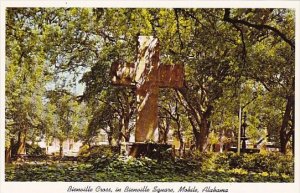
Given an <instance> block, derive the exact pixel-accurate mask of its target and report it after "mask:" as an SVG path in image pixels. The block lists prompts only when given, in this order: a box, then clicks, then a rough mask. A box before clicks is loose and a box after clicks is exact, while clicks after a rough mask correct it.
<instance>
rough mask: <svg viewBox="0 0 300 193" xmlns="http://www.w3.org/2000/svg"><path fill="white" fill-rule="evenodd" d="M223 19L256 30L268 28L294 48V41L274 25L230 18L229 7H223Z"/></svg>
mask: <svg viewBox="0 0 300 193" xmlns="http://www.w3.org/2000/svg"><path fill="white" fill-rule="evenodd" d="M223 19H224V21H227V22H229V23H232V24H243V25H246V26H248V27H253V28H255V29H257V30H263V29H267V30H270V31H272V32H274V33H275V34H276V35H278V36H279V37H281V38H282V39H283V41H285V42H286V43H287V44H289V45H290V46H291V48H292V49H293V50H294V49H295V43H294V41H292V40H290V39H288V38H287V37H286V35H285V34H283V33H282V32H281V31H279V30H278V29H277V28H275V27H272V26H269V25H265V24H254V23H250V22H248V21H245V20H239V19H233V18H230V9H229V8H226V9H225V13H224V18H223Z"/></svg>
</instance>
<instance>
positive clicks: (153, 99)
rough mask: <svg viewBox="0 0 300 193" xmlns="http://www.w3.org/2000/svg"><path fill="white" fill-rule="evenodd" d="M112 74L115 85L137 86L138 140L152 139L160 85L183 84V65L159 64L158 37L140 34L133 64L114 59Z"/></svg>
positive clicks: (174, 85) (156, 121)
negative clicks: (136, 54)
mask: <svg viewBox="0 0 300 193" xmlns="http://www.w3.org/2000/svg"><path fill="white" fill-rule="evenodd" d="M111 75H112V83H113V84H115V85H123V86H135V87H136V95H137V120H136V130H135V142H146V141H152V140H153V138H154V132H155V130H156V129H157V125H158V92H159V87H172V88H180V87H182V85H183V80H184V70H183V65H161V64H159V43H158V39H157V38H153V37H152V36H140V37H139V48H138V56H137V61H136V62H135V63H134V64H124V63H120V62H116V63H113V64H112V66H111Z"/></svg>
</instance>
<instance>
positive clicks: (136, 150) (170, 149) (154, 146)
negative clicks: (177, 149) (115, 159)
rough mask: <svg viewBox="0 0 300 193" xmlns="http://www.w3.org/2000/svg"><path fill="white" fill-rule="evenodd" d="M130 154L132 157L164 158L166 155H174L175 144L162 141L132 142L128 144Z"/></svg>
mask: <svg viewBox="0 0 300 193" xmlns="http://www.w3.org/2000/svg"><path fill="white" fill-rule="evenodd" d="M126 149H127V151H128V155H129V156H132V157H148V158H151V159H162V158H163V157H165V156H171V157H174V146H173V145H169V144H160V143H146V142H145V143H138V142H136V143H131V144H127V148H126Z"/></svg>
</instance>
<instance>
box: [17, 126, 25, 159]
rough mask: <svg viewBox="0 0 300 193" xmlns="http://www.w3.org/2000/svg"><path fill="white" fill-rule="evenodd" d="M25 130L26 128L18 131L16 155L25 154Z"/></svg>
mask: <svg viewBox="0 0 300 193" xmlns="http://www.w3.org/2000/svg"><path fill="white" fill-rule="evenodd" d="M26 131H27V130H26V129H22V130H21V131H19V134H18V149H17V155H25V154H26Z"/></svg>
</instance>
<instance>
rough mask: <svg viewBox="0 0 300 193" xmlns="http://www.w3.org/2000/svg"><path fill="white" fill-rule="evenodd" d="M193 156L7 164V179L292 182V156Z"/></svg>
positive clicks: (108, 158) (103, 158) (105, 158)
mask: <svg viewBox="0 0 300 193" xmlns="http://www.w3.org/2000/svg"><path fill="white" fill-rule="evenodd" d="M194 158H195V159H191V157H190V158H188V159H173V160H161V161H159V160H154V159H149V158H147V157H145V158H138V159H136V158H132V157H122V156H112V157H105V156H102V157H98V158H96V159H93V160H92V161H91V162H90V164H87V163H85V164H84V163H82V164H81V163H80V164H72V165H68V164H64V163H61V164H50V165H47V164H41V165H27V164H25V165H17V166H16V165H14V166H12V165H7V166H6V180H7V181H36V180H40V181H101V182H102V181H121V182H123V181H130V182H139V181H142V182H185V181H189V182H292V181H293V180H294V173H293V159H292V158H291V157H285V156H282V155H281V156H280V155H278V154H268V155H262V154H251V155H247V154H244V155H242V156H237V154H233V153H228V154H225V153H224V154H198V155H194Z"/></svg>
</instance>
